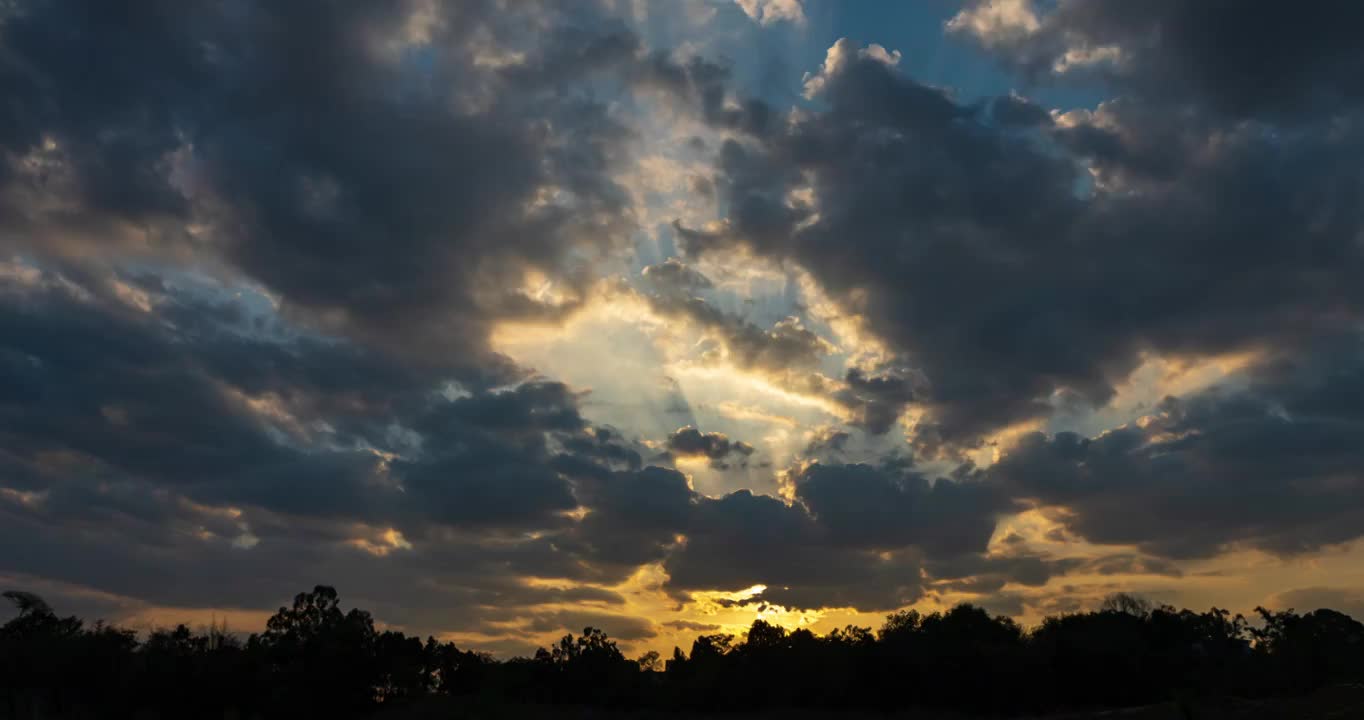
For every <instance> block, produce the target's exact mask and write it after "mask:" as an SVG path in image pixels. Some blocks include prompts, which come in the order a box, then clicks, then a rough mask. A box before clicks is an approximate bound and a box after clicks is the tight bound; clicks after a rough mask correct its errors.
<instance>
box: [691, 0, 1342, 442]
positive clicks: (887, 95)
mask: <svg viewBox="0 0 1364 720" xmlns="http://www.w3.org/2000/svg"><path fill="white" fill-rule="evenodd" d="M1157 5H1158V4H1157ZM1079 6H1083V4H1076V7H1079ZM1103 7H1106V8H1113V7H1117V5H1116V4H1115V5H1103ZM1153 7H1154V6H1153ZM1134 12H1135V11H1134ZM1140 12H1142V13H1145V12H1147V11H1146V10H1145V9H1143V10H1141V11H1140ZM830 57H831V58H834V59H836V62H835V61H832V60H831V62H829V63H827V64H826V67H825V69H824V70H822V71H821V72H820V74H819V75H818V76H816V77H815V78H814V80H817V81H818V83H813V82H812V83H811V84H807V88H812V89H813V90H814V91H815V92H816V99H818V100H819V101H821V102H822V103H824V104H826V105H827V109H825V110H821V111H817V112H807V113H800V114H796V115H793V116H792V117H791V121H790V122H788V123H787V124H785V125H783V126H782V129H781V130H780V131H778V132H773V133H769V134H767V135H764V136H754V137H747V138H738V139H732V140H730V141H728V142H727V143H726V145H725V146H724V148H723V149H722V151H721V152H720V155H719V160H718V161H717V168H718V170H719V176H718V177H717V187H719V188H720V189H721V191H722V194H723V195H724V196H725V197H726V202H727V205H728V207H729V208H730V212H729V214H728V216H727V218H726V219H725V221H724V223H722V225H721V226H720V227H719V228H718V229H711V230H698V229H689V228H686V227H679V234H680V237H681V238H682V240H683V242H684V244H685V245H686V246H687V248H688V250H689V252H693V253H706V252H717V251H720V250H723V249H724V248H728V247H734V246H744V247H747V248H749V249H751V250H754V251H757V252H758V253H760V254H763V255H765V256H769V257H772V258H777V259H782V260H793V261H795V262H797V263H799V264H801V265H802V266H803V267H805V268H806V269H808V270H809V271H810V272H811V273H812V274H813V275H814V277H815V278H816V279H817V280H818V281H819V282H820V284H821V285H822V286H823V288H824V289H825V290H826V291H827V292H828V293H829V294H830V295H831V296H832V297H834V298H835V299H837V300H839V301H841V302H842V303H844V304H845V306H846V307H847V308H848V309H849V310H850V311H853V312H857V313H859V314H860V315H862V316H863V317H864V318H865V319H866V321H867V323H868V325H869V328H870V329H871V330H872V331H873V332H875V333H876V334H877V335H879V336H880V337H882V338H883V339H885V340H886V341H887V342H888V343H889V344H890V346H891V348H892V349H893V350H895V351H897V352H898V353H899V357H898V358H897V362H898V363H899V364H902V365H904V366H907V367H909V368H912V369H913V370H914V371H915V372H916V373H918V374H920V375H921V376H922V383H920V384H919V386H917V387H915V388H914V392H913V393H912V394H909V393H907V394H906V395H905V396H904V397H907V398H909V400H908V402H909V403H911V404H913V405H915V406H917V407H919V408H921V409H922V410H923V411H924V417H923V420H922V421H921V422H920V423H919V428H918V431H917V435H918V437H917V438H916V441H917V442H918V444H919V446H920V450H921V452H924V453H934V452H939V451H941V452H944V453H947V454H952V453H955V452H957V451H959V450H960V449H962V448H969V447H975V446H978V445H979V444H980V443H981V442H982V441H983V440H984V439H985V438H986V437H988V436H989V435H990V434H991V433H992V432H993V431H995V430H998V429H1000V428H1002V427H1005V426H1008V425H1012V424H1015V423H1018V422H1020V421H1025V420H1033V419H1037V418H1044V417H1047V416H1048V415H1049V414H1051V412H1052V411H1053V408H1054V407H1055V403H1056V402H1057V399H1058V398H1069V399H1070V400H1069V401H1071V402H1073V401H1076V400H1078V401H1081V402H1083V403H1085V404H1088V405H1092V406H1101V405H1103V404H1104V403H1107V402H1108V401H1109V400H1110V399H1112V398H1113V396H1114V392H1115V387H1116V385H1117V384H1118V383H1119V382H1121V381H1123V380H1124V379H1125V378H1126V377H1127V376H1128V375H1129V374H1130V373H1131V372H1132V371H1133V370H1134V369H1135V368H1136V367H1137V366H1138V365H1139V364H1140V362H1141V361H1142V358H1143V356H1144V354H1147V353H1152V352H1154V353H1160V354H1170V355H1177V356H1198V355H1205V354H1215V353H1223V352H1231V351H1241V350H1245V349H1247V348H1253V347H1257V346H1261V345H1270V344H1273V345H1278V346H1294V347H1303V346H1305V345H1306V344H1308V343H1310V342H1312V338H1313V336H1314V335H1317V334H1320V333H1324V332H1336V331H1340V330H1343V329H1344V328H1347V327H1351V326H1352V325H1353V324H1354V323H1357V322H1358V319H1359V317H1360V316H1361V315H1364V294H1361V292H1360V291H1359V288H1360V287H1361V283H1359V282H1358V279H1359V278H1360V277H1361V276H1364V272H1361V271H1362V270H1364V252H1362V251H1361V247H1360V246H1359V244H1358V243H1357V242H1355V241H1354V238H1355V237H1356V235H1357V232H1358V230H1359V228H1360V227H1361V222H1360V220H1361V218H1360V214H1359V211H1358V208H1359V205H1358V203H1356V202H1354V200H1353V197H1354V195H1355V194H1356V189H1357V185H1358V172H1357V169H1356V168H1355V167H1354V165H1353V164H1352V161H1350V160H1348V158H1353V157H1356V156H1357V155H1358V153H1359V149H1360V148H1361V147H1364V144H1361V140H1364V136H1361V135H1360V133H1359V131H1358V128H1357V127H1356V126H1357V125H1358V124H1357V123H1354V122H1342V121H1338V120H1329V119H1326V118H1321V119H1319V122H1318V123H1317V124H1315V125H1312V124H1310V123H1308V124H1306V125H1302V124H1300V125H1299V126H1294V127H1288V126H1283V127H1278V126H1275V125H1270V124H1266V123H1264V122H1261V123H1238V122H1231V121H1226V120H1225V119H1223V118H1222V116H1220V115H1217V114H1216V113H1214V112H1212V111H1211V110H1205V109H1202V108H1199V107H1197V106H1192V107H1186V108H1184V109H1180V108H1174V109H1171V108H1169V107H1166V106H1163V105H1159V104H1154V103H1150V102H1147V101H1145V100H1144V99H1140V98H1136V99H1132V100H1130V101H1123V102H1115V103H1111V104H1109V105H1106V106H1104V107H1102V108H1100V109H1099V110H1096V111H1095V112H1093V113H1090V114H1084V113H1075V114H1072V115H1071V116H1070V117H1069V118H1068V119H1067V120H1066V121H1065V122H1058V123H1056V124H1052V123H1041V122H1034V123H1033V124H1032V125H1026V124H1025V125H1024V126H1022V127H1020V126H1019V125H1018V124H1017V123H1012V122H1004V121H1003V120H1002V119H1001V118H992V114H993V113H994V112H995V110H996V109H998V108H1000V107H1007V104H1006V105H1000V104H999V103H996V104H995V106H993V108H986V107H983V106H973V105H961V104H958V103H957V102H955V101H954V100H953V98H952V97H951V96H950V95H948V94H947V93H946V92H944V91H941V90H938V89H936V88H930V87H927V86H925V85H922V84H920V83H918V82H916V81H915V80H913V79H912V78H910V77H908V76H906V75H904V74H903V73H901V72H900V71H898V70H896V69H894V68H891V67H889V66H887V65H886V64H885V63H883V62H880V61H879V60H877V59H875V58H874V57H871V56H868V55H865V54H859V53H858V52H856V50H855V48H854V47H853V46H852V45H851V44H850V43H847V42H846V41H840V43H839V44H837V45H835V47H834V48H833V49H831V51H830ZM987 109H988V110H989V112H987ZM1036 120H1038V121H1040V117H1037V118H1036ZM1086 165H1088V166H1090V167H1093V168H1094V170H1095V172H1096V173H1097V175H1098V177H1099V180H1100V185H1099V186H1098V187H1095V188H1094V190H1093V192H1088V191H1079V190H1077V188H1081V187H1083V185H1084V183H1086V182H1088V181H1087V180H1086V179H1085V178H1087V177H1089V176H1088V173H1085V174H1084V175H1082V174H1081V169H1082V168H1083V167H1084V166H1086ZM807 186H808V187H810V189H812V190H813V193H812V194H813V202H812V204H810V205H809V206H805V205H802V204H799V203H796V204H792V203H787V202H786V201H785V200H784V198H786V197H788V196H789V194H790V192H791V191H793V190H796V189H799V188H803V187H807ZM843 244H850V245H851V246H852V247H855V248H856V251H849V252H838V253H831V252H828V249H829V248H830V247H832V246H834V245H840V246H841V245H843ZM1306 316H1311V317H1314V318H1317V322H1315V323H1313V324H1310V326H1309V325H1305V324H1304V323H1302V322H1301V321H1300V319H1301V318H1302V317H1306ZM880 417H881V418H884V417H885V415H881V416H880ZM881 424H883V423H881ZM871 425H873V426H875V425H876V423H871Z"/></svg>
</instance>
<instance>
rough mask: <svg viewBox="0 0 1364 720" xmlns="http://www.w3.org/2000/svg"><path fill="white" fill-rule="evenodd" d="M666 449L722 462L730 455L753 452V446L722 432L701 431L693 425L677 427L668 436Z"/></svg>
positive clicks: (744, 454)
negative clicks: (732, 438) (731, 438)
mask: <svg viewBox="0 0 1364 720" xmlns="http://www.w3.org/2000/svg"><path fill="white" fill-rule="evenodd" d="M668 449H669V450H671V451H672V453H673V454H674V455H680V456H683V457H705V458H709V459H710V460H711V461H713V462H723V461H724V460H725V459H726V458H728V457H730V456H731V455H734V456H738V457H740V458H745V457H748V456H749V455H752V454H753V446H752V445H749V444H748V443H746V442H743V441H741V440H730V439H729V438H728V437H725V434H724V433H719V432H701V431H700V430H697V429H696V428H695V427H692V426H690V425H688V426H687V427H683V428H678V429H677V431H676V432H674V433H673V434H672V435H669V436H668Z"/></svg>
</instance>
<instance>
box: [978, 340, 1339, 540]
mask: <svg viewBox="0 0 1364 720" xmlns="http://www.w3.org/2000/svg"><path fill="white" fill-rule="evenodd" d="M1360 359H1361V355H1360V346H1359V341H1358V340H1356V339H1353V338H1352V339H1349V340H1347V341H1343V342H1342V343H1333V344H1330V345H1327V346H1325V347H1319V348H1317V352H1316V353H1314V354H1308V355H1306V356H1303V357H1298V356H1294V355H1289V356H1287V357H1284V358H1282V359H1281V360H1279V361H1275V362H1271V363H1268V364H1267V366H1265V367H1261V368H1259V369H1258V370H1255V371H1253V372H1252V373H1251V375H1250V377H1249V378H1247V379H1246V382H1245V385H1244V386H1242V387H1232V386H1224V387H1217V388H1213V389H1210V390H1206V391H1203V392H1200V393H1197V394H1194V395H1192V396H1189V397H1185V398H1169V399H1167V400H1166V401H1165V402H1164V403H1162V404H1161V406H1160V408H1158V409H1157V411H1156V413H1155V414H1153V415H1150V416H1147V417H1146V418H1144V419H1143V420H1142V421H1141V422H1140V423H1138V424H1135V425H1131V426H1127V427H1123V428H1118V429H1115V430H1111V431H1109V432H1107V433H1104V434H1103V435H1100V436H1099V437H1096V438H1092V439H1091V438H1084V437H1080V436H1077V435H1074V434H1069V433H1059V434H1056V435H1054V436H1050V437H1048V436H1044V435H1041V434H1033V435H1030V436H1027V437H1025V438H1023V439H1022V440H1021V441H1020V442H1019V444H1018V446H1017V447H1015V448H1014V449H1012V450H1011V451H1010V452H1009V453H1007V454H1006V455H1005V456H1004V457H1003V458H1002V459H1001V461H1000V462H999V463H997V464H996V465H995V466H992V467H991V468H990V469H989V470H988V472H989V474H991V475H992V476H993V478H994V479H995V482H997V483H999V484H1000V485H1002V486H1004V488H1005V489H1004V491H1005V492H1007V493H1009V494H1011V495H1013V496H1016V497H1019V498H1028V499H1032V500H1034V501H1036V502H1039V503H1043V504H1045V505H1055V506H1064V507H1065V508H1066V509H1067V512H1066V513H1065V514H1064V515H1062V516H1060V519H1061V521H1062V522H1063V523H1064V525H1065V527H1066V528H1067V530H1069V531H1070V532H1072V533H1074V534H1077V535H1079V536H1082V537H1084V538H1086V539H1088V540H1090V541H1091V542H1098V543H1115V544H1133V545H1137V546H1138V547H1140V548H1142V549H1143V550H1144V551H1146V552H1148V553H1151V554H1154V555H1159V556H1164V557H1206V556H1209V555H1213V554H1216V553H1218V552H1220V551H1223V550H1226V549H1229V548H1233V547H1251V548H1257V549H1261V550H1265V551H1269V552H1273V553H1278V554H1285V555H1292V554H1298V553H1304V552H1310V551H1314V550H1317V549H1320V548H1322V547H1324V546H1328V545H1333V544H1338V543H1343V542H1346V541H1349V540H1353V539H1354V538H1356V537H1358V536H1359V530H1358V528H1359V527H1360V525H1359V522H1360V520H1361V517H1362V516H1361V513H1364V493H1362V491H1364V486H1361V484H1360V480H1359V476H1358V468H1359V467H1360V466H1361V463H1364V457H1361V456H1360V454H1359V450H1358V447H1359V446H1358V442H1357V439H1358V437H1359V435H1360V432H1361V431H1362V430H1364V415H1361V411H1360V407H1359V406H1358V405H1357V404H1355V403H1351V402H1342V401H1341V400H1340V399H1339V398H1349V397H1357V396H1358V393H1359V389H1360V387H1361V379H1364V374H1361V367H1364V365H1361V363H1360Z"/></svg>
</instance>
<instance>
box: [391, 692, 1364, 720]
mask: <svg viewBox="0 0 1364 720" xmlns="http://www.w3.org/2000/svg"><path fill="white" fill-rule="evenodd" d="M376 718H377V720H438V719H439V720H538V719H540V718H546V719H548V718H554V719H555V720H626V719H627V718H640V719H641V720H730V719H733V720H740V719H742V720H779V719H780V720H983V719H982V718H981V716H971V715H959V714H951V713H941V712H933V711H924V712H894V713H888V714H880V713H874V712H838V711H826V710H786V711H775V710H770V711H761V712H755V713H714V714H707V713H673V712H658V711H607V710H598V709H592V708H572V707H564V706H530V705H487V704H478V703H469V702H461V701H457V700H450V699H444V698H436V699H432V700H431V701H430V702H427V703H424V704H422V705H420V706H417V707H409V708H405V709H402V710H394V711H386V712H380V713H379V714H378V715H377V716H376ZM1024 718H1029V719H1030V720H1100V719H1103V720H1109V719H1111V720H1364V685H1342V686H1338V687H1332V688H1325V689H1322V690H1319V691H1317V692H1315V693H1312V694H1310V695H1306V696H1303V697H1299V698H1276V699H1272V700H1240V699H1234V698H1225V699H1205V700H1200V701H1196V702H1193V703H1191V704H1190V705H1189V706H1188V707H1187V708H1186V709H1181V708H1180V707H1178V706H1177V705H1176V704H1175V703H1173V702H1170V703H1161V704H1159V705H1148V706H1146V707H1139V708H1126V709H1122V710H1104V711H1096V712H1079V713H1061V714H1052V715H1045V716H1041V717H1037V716H1014V717H1013V718H1010V720H1024Z"/></svg>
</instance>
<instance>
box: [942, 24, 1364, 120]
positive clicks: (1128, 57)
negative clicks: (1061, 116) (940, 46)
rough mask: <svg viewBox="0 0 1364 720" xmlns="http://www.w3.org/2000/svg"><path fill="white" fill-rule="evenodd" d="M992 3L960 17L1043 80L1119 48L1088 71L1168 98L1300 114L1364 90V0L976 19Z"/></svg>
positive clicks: (1363, 95)
mask: <svg viewBox="0 0 1364 720" xmlns="http://www.w3.org/2000/svg"><path fill="white" fill-rule="evenodd" d="M990 4H991V3H990V2H989V0H984V1H982V2H977V3H974V4H973V6H972V7H970V8H968V9H966V10H965V11H964V12H963V13H962V16H961V18H962V21H959V22H954V23H953V24H952V25H951V26H950V27H951V28H952V29H953V30H955V31H957V32H958V33H959V34H962V35H967V36H971V37H973V38H974V39H976V40H977V41H979V42H980V43H981V44H982V45H984V46H985V47H986V48H987V49H988V50H990V51H992V52H994V53H996V54H997V55H999V56H1000V57H1001V59H1003V60H1005V61H1007V62H1008V63H1009V64H1010V65H1011V66H1014V67H1017V68H1019V69H1020V70H1022V71H1023V72H1024V73H1026V74H1027V76H1029V77H1030V78H1032V79H1034V80H1038V81H1041V80H1045V79H1048V78H1049V76H1053V75H1056V74H1065V73H1074V72H1077V68H1076V67H1070V66H1072V65H1074V64H1075V62H1076V60H1077V59H1078V58H1079V57H1082V56H1085V55H1090V56H1095V57H1102V56H1103V55H1104V54H1105V53H1108V55H1109V57H1108V58H1107V59H1096V60H1095V61H1094V62H1092V63H1089V64H1087V66H1086V65H1084V64H1082V65H1080V66H1079V70H1080V72H1079V74H1081V75H1083V74H1084V72H1083V70H1090V71H1091V73H1092V75H1097V76H1098V77H1100V78H1102V79H1105V80H1107V81H1109V82H1111V83H1112V84H1113V85H1114V86H1115V88H1116V89H1117V90H1118V91H1119V92H1120V93H1122V94H1135V95H1137V96H1139V97H1141V98H1142V99H1143V100H1145V101H1151V102H1156V103H1160V104H1192V105H1199V106H1206V107H1208V108H1211V109H1213V110H1216V111H1218V112H1223V113H1228V114H1233V115H1239V116H1247V115H1261V116H1266V117H1271V118H1273V119H1275V120H1291V119H1292V118H1295V117H1310V116H1315V115H1317V114H1319V113H1323V112H1325V113H1330V112H1335V111H1338V110H1341V109H1347V108H1349V109H1353V108H1354V107H1355V106H1357V105H1358V103H1359V102H1360V100H1361V99H1364V80H1362V79H1361V78H1364V55H1362V54H1361V53H1360V52H1359V44H1358V42H1357V38H1356V37H1355V34H1354V33H1353V32H1352V30H1351V28H1353V27H1356V26H1358V25H1359V23H1360V22H1361V21H1362V20H1364V9H1361V8H1360V7H1358V6H1357V5H1356V4H1355V3H1339V2H1331V1H1330V0H1312V1H1310V2H1303V3H1295V4H1294V5H1292V6H1286V5H1283V4H1281V3H1274V2H1267V1H1260V0H1257V1H1255V2H1234V1H1231V0H1217V1H1215V2H1199V3H1186V2H1180V1H1179V0H1156V1H1155V2H1142V3H1130V2H1122V0H1098V1H1097V2H1095V1H1091V0H1063V1H1062V2H1058V3H1055V4H1054V5H1052V4H1044V3H1035V2H1025V3H1023V6H1024V7H1026V8H1028V9H1029V10H1030V12H1031V14H1033V15H1034V16H1035V17H1036V18H1037V20H1038V23H1037V26H1036V27H1033V28H1024V27H1019V26H1017V25H1016V24H1015V25H1013V26H1010V25H1007V24H1006V25H994V26H989V25H986V26H983V27H982V26H979V25H975V26H973V25H972V24H971V23H969V22H964V21H965V20H967V19H969V18H970V17H971V16H972V15H973V14H976V13H979V12H980V11H981V10H982V9H986V10H987V11H988V6H989V5H990ZM1058 65H1059V66H1060V67H1059V70H1060V72H1059V73H1058ZM1089 79H1092V77H1091V78H1089Z"/></svg>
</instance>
